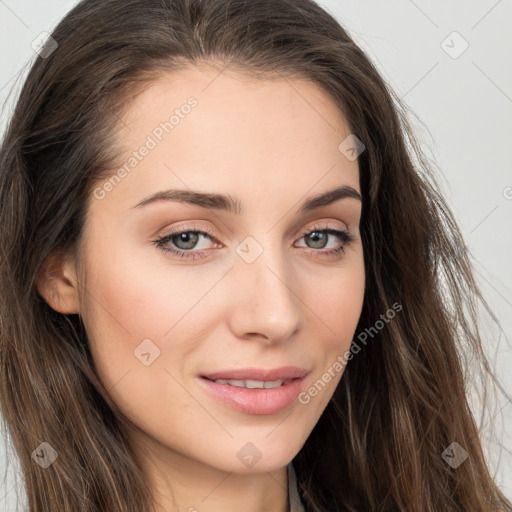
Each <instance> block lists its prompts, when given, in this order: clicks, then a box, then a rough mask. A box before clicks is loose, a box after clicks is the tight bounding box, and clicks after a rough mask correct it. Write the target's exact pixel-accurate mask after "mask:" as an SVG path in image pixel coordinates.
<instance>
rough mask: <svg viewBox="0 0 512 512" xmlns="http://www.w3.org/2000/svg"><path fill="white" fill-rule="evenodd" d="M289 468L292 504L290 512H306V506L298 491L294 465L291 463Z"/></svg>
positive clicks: (290, 500) (289, 496)
mask: <svg viewBox="0 0 512 512" xmlns="http://www.w3.org/2000/svg"><path fill="white" fill-rule="evenodd" d="M287 468H288V501H289V503H290V512H305V508H304V504H303V503H302V500H301V499H300V496H299V490H298V489H297V475H296V474H295V469H294V467H293V464H292V463H291V462H290V463H289V464H288V466H287Z"/></svg>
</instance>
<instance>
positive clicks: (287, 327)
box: [231, 236, 302, 341]
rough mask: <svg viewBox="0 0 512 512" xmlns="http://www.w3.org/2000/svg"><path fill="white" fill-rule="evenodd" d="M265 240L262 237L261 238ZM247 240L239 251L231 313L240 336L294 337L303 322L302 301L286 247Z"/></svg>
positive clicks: (251, 238)
mask: <svg viewBox="0 0 512 512" xmlns="http://www.w3.org/2000/svg"><path fill="white" fill-rule="evenodd" d="M260 239H261V237H260ZM269 240H270V236H267V237H266V238H265V241H264V242H263V243H260V242H259V241H257V240H256V239H254V238H253V237H247V238H246V239H245V240H243V241H242V243H240V244H239V246H238V247H237V249H236V252H237V254H238V256H237V258H236V259H235V269H234V271H233V274H232V279H233V280H234V281H233V282H234V283H235V287H236V290H237V291H236V292H235V300H234V301H233V309H232V311H231V313H232V314H231V321H232V328H233V330H234V331H235V332H236V333H237V335H238V336H240V337H243V336H245V335H247V334H261V335H264V336H265V337H267V338H269V339H270V340H273V341H279V340H281V339H286V338H287V337H289V336H291V335H292V334H293V333H294V332H295V331H296V330H297V329H298V328H299V327H300V324H301V321H302V312H301V301H300V300H299V297H298V295H299V293H298V290H297V286H296V282H297V281H296V280H295V279H294V278H293V268H291V266H290V264H289V262H288V261H287V260H286V254H285V253H284V252H283V250H282V245H281V244H279V243H278V242H275V243H272V244H271V243H270V242H269Z"/></svg>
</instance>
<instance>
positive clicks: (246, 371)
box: [201, 366, 308, 381]
mask: <svg viewBox="0 0 512 512" xmlns="http://www.w3.org/2000/svg"><path fill="white" fill-rule="evenodd" d="M307 374H308V370H306V369H305V368H299V367H298V366H281V367H280V368H274V369H270V370H265V369H264V368H239V369H233V370H222V371H219V372H215V373H209V374H205V375H201V377H206V378H207V379H210V380H217V379H225V380H229V379H232V380H246V379H251V380H264V381H272V380H278V379H301V378H303V377H305V376H306V375H307Z"/></svg>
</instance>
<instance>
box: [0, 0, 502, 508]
mask: <svg viewBox="0 0 512 512" xmlns="http://www.w3.org/2000/svg"><path fill="white" fill-rule="evenodd" d="M52 38H53V40H55V41H56V43H57V45H58V46H57V47H56V48H55V47H54V46H55V45H54V46H53V47H52V46H49V45H48V46H47V47H45V48H46V49H45V51H46V53H45V54H44V56H41V57H37V58H36V59H35V62H34V63H33V65H32V67H31V69H30V72H29V74H28V77H27V78H26V80H25V82H24V85H23V88H22V90H21V93H20V96H19V98H18V100H17V104H16V106H15V110H14V113H13V115H12V117H11V119H10V122H9V124H8V127H7V130H6V133H5V136H4V139H3V142H2V146H1V153H0V225H1V228H2V232H1V237H2V238H1V239H2V246H1V253H0V258H1V266H0V272H1V274H0V290H1V294H0V405H1V408H2V414H3V417H4V419H5V421H6V424H7V426H8V428H9V433H10V435H11V437H12V442H13V446H14V447H15V450H16V454H17V456H18V458H19V461H20V465H21V470H22V473H23V476H24V483H25V486H26V492H27V498H28V504H29V507H30V511H31V512H47V511H49V510H51V511H52V512H68V511H83V512H93V511H96V512H97V511H107V510H108V511H112V512H113V511H123V512H144V511H147V512H149V511H150V510H153V506H154V504H153V502H152V493H151V490H150V486H149V483H148V481H147V480H146V478H147V477H146V475H144V474H143V473H142V471H141V470H140V468H139V466H140V465H139V463H138V461H137V459H136V456H135V453H134V452H133V451H132V450H131V448H130V446H129V445H128V443H127V440H126V438H125V436H124V434H123V428H122V426H123V424H124V422H125V421H126V420H125V418H124V417H123V415H122V413H121V411H119V410H118V409H117V408H116V405H115V404H114V403H112V402H111V401H110V400H109V398H108V396H107V391H106V390H105V389H104V387H103V385H102V383H101V382H100V381H99V379H98V377H97V375H96V373H95V371H94V365H93V361H92V360H91V355H90V352H89V350H88V345H87V336H86V332H85V329H84V326H83V324H82V322H81V319H80V316H79V315H64V314H60V313H58V312H56V311H55V310H53V309H52V308H51V307H50V306H49V305H48V304H47V303H46V302H45V300H43V298H42V297H41V295H39V294H38V292H37V289H36V286H35V285H36V282H37V279H38V276H39V275H40V273H41V272H42V269H43V268H44V265H43V264H44V262H45V261H46V258H47V256H48V255H49V254H50V253H52V252H55V251H61V252H62V253H63V254H70V255H74V256H75V257H77V259H79V257H80V251H79V244H80V241H81V234H82V229H83V226H84V221H85V217H86V213H87V204H88V201H89V200H90V198H91V191H92V189H93V186H94V184H95V183H97V182H98V180H102V179H104V178H105V177H106V176H108V175H109V174H111V173H112V169H114V168H115V160H116V157H117V154H116V141H115V127H116V123H118V122H119V118H120V115H121V114H122V112H123V109H124V108H125V107H126V105H127V102H128V101H129V99H130V98H133V97H134V96H135V95H136V94H137V92H138V91H141V90H142V88H143V87H144V86H145V85H147V84H148V83H149V82H150V81H151V80H152V79H153V78H154V77H156V76H157V75H158V74H159V73H162V72H169V71H173V70H177V69H180V68H181V67H182V66H185V65H187V64H190V63H192V64H195V65H199V64H201V63H202V62H203V63H204V62H208V63H210V64H211V65H214V66H216V67H217V69H218V70H219V72H222V71H223V69H225V68H227V67H229V68H231V69H234V70H236V71H239V72H244V73H248V74H250V75H253V76H259V77H260V78H265V77H267V76H268V77H270V76H274V77H275V76H279V77H281V78H282V79H284V80H290V81H291V80H294V79H306V80H311V81H313V82H314V83H316V84H318V86H320V87H321V88H322V89H323V90H324V91H325V92H326V93H327V94H328V95H329V96H330V97H331V98H332V99H333V100H334V101H335V103H336V105H338V107H339V110H340V113H342V114H343V116H344V117H345V118H346V120H347V121H348V123H349V126H350V129H351V132H352V133H353V134H354V135H356V136H357V138H358V139H360V140H361V141H362V142H363V143H364V145H365V150H364V151H363V152H362V153H361V154H360V155H359V158H358V162H359V170H360V185H361V191H362V195H363V214H362V219H361V225H360V232H361V236H362V241H363V248H364V259H365V267H366V290H365V300H364V305H363V310H362V314H361V317H360V321H359V324H358V327H357V330H356V333H358V335H359V340H361V339H362V338H361V336H360V334H361V333H363V332H372V336H371V340H369V341H368V343H367V344H366V345H365V346H363V347H361V350H360V351H358V353H357V354H355V355H354V357H353V358H352V359H351V360H350V362H349V363H348V365H347V366H346V368H345V371H344V374H343V376H342V379H341V381H340V383H339V385H338V387H337V389H336V390H335V392H334V396H333V398H332V400H331V401H330V403H329V405H328V406H327V408H326V409H325V411H324V413H323V414H322V416H321V418H320V420H319V422H318V424H317V425H316V426H315V428H314V430H313V432H312V433H311V435H310V436H309V438H308V439H307V441H306V443H305V445H304V446H303V448H302V449H301V450H300V452H299V453H298V454H297V456H296V457H295V458H294V461H293V462H294V467H295V469H296V473H297V481H298V487H299V491H300V494H301V496H302V498H303V501H304V503H305V505H306V508H307V510H309V511H315V512H320V511H323V512H327V511H351V512H356V511H357V512H360V511H370V510H371V511H381V512H385V511H389V512H391V511H404V512H405V511H407V512H427V511H428V512H438V511H440V510H444V511H460V512H462V511H465V512H468V511H471V512H483V511H489V510H500V511H502V510H512V505H511V503H510V502H509V501H508V500H507V499H506V497H505V496H504V495H503V494H502V493H501V492H500V490H499V489H498V487H497V485H496V484H495V482H494V481H493V479H492V477H491V475H490V473H489V470H488V468H487V465H486V461H485V457H484V453H483V449H482V445H481V441H480V437H479V431H478V428H477V425H476V422H475V419H474V417H473V414H472V412H471V408H470V405H469V401H468V397H467V390H466V387H465V386H467V385H468V382H469V381H470V379H475V378H476V377H475V375H476V374H474V373H472V374H469V371H468V367H469V366H468V364H466V363H467V361H466V359H471V360H472V361H479V362H480V364H479V366H478V368H479V369H480V371H481V375H482V376H484V377H485V378H483V379H482V381H485V382H487V381H488V380H489V377H490V379H491V380H492V381H493V383H494V384H496V386H497V387H500V386H499V382H498V380H497V379H496V377H495V376H494V374H493V372H492V371H491V369H490V367H489V365H488V362H487V360H486V357H485V355H484V352H483V350H482V344H481V336H480V332H479V328H478V325H477V323H476V321H475V318H476V317H477V313H478V311H479V309H478V308H479V306H482V308H483V310H485V311H487V312H488V313H489V314H490V315H491V316H492V318H494V316H493V314H492V312H491V311H490V310H489V308H488V306H487V304H486V303H485V301H484V299H483V297H482V295H481V293H480V291H479V289H478V287H477V285H476V283H475V281H474V278H473V275H472V270H471V265H470V261H469V257H468V251H467V249H466V247H465V244H464V241H463V239H462V237H461V234H460V231H459V229H458V227H457V224H456V222H455V220H454V218H453V216H452V214H451V212H450V210H449V208H448V207H447V205H446V202H445V201H444V199H443V197H442V195H441V193H440V190H439V187H438V185H437V184H436V180H435V176H434V172H433V171H432V168H433V164H431V163H430V162H429V161H428V159H427V158H426V157H425V156H424V155H423V154H422V152H421V150H420V148H419V146H418V143H417V141H416V140H415V138H414V135H413V133H412V129H411V125H410V123H409V121H408V118H407V115H406V114H407V109H406V108H405V106H404V105H403V104H402V103H401V101H400V99H399V98H398V97H397V96H396V94H395V93H394V92H393V91H392V90H391V89H390V88H389V87H388V86H387V85H386V83H385V82H384V81H383V79H382V78H381V77H380V76H379V73H378V72H377V70H376V68H375V67H374V65H373V64H372V63H371V62H370V60H369V59H368V57H367V56H366V55H365V53H364V52H363V51H362V50H361V49H360V48H359V47H358V46H357V45H356V44H355V43H354V41H353V40H352V39H351V37H350V36H349V35H348V34H347V32H346V31H345V30H344V29H343V28H342V27H341V26H340V24H339V23H338V22H337V21H336V20H335V19H334V18H333V17H331V16H330V15H329V14H328V13H326V12H325V11H324V10H323V9H321V8H320V7H319V6H318V5H317V4H316V3H315V2H313V1H310V0H250V1H246V0H84V1H82V2H80V3H79V4H78V5H77V6H76V7H74V8H73V9H72V10H71V11H70V12H69V13H68V14H67V15H66V16H65V18H64V19H63V20H62V21H61V22H60V24H59V25H58V26H57V27H56V28H55V30H54V31H53V33H52ZM340 142H341V141H340ZM395 303H398V304H399V305H400V306H401V310H400V312H399V313H397V314H396V315H395V316H394V318H393V319H392V321H389V322H386V323H385V325H384V326H383V327H382V328H379V329H374V331H375V332H373V331H369V330H368V329H370V328H372V327H373V326H374V325H375V324H376V322H377V321H379V319H381V317H382V315H383V314H384V313H386V312H387V311H388V310H392V309H393V307H392V305H393V304H395ZM494 320H496V319H495V318H494ZM354 343H356V341H354ZM359 345H361V344H360V343H359ZM469 356H470V357H469ZM500 389H502V388H501V387H500ZM43 442H47V443H48V444H49V445H50V446H51V447H52V448H53V449H54V450H55V451H56V453H57V454H58V457H57V459H56V460H55V461H54V462H53V464H51V465H50V466H49V467H48V468H47V469H45V470H42V469H41V467H40V466H39V465H38V464H36V463H35V462H34V460H33V457H32V453H33V452H34V450H35V449H36V448H37V447H39V445H40V444H41V443H43ZM453 442H456V443H458V445H460V447H461V448H463V449H464V450H465V452H467V454H468V455H469V456H468V458H467V459H466V460H465V461H464V462H462V463H461V464H460V465H458V466H457V467H453V466H452V465H450V464H448V463H447V462H446V461H445V459H444V458H443V457H442V453H443V452H444V450H445V449H446V448H447V447H449V446H450V445H451V443H453Z"/></svg>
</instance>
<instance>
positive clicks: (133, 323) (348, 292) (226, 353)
mask: <svg viewBox="0 0 512 512" xmlns="http://www.w3.org/2000/svg"><path fill="white" fill-rule="evenodd" d="M191 96H193V97H194V98H196V99H197V105H196V106H195V107H194V108H192V109H190V111H189V109H182V110H181V112H182V113H183V112H184V111H185V110H186V111H189V113H188V114H187V115H182V116H181V117H180V118H179V122H178V123H177V124H176V126H174V128H173V129H172V131H169V133H163V136H162V137H161V139H162V140H157V137H156V136H155V131H154V130H155V128H156V127H158V126H159V125H160V123H162V122H163V121H165V120H168V119H169V117H170V115H171V114H172V112H173V111H174V110H175V109H176V108H180V106H182V105H184V104H185V103H186V102H187V99H188V98H190V97H191ZM122 121H123V122H122V123H120V125H119V135H120V137H119V140H120V141H122V144H123V148H124V151H125V156H126V159H125V160H126V161H127V160H128V159H129V158H130V157H131V156H132V154H133V152H134V151H137V150H138V149H139V148H140V147H141V146H142V145H144V144H145V141H147V140H148V139H147V138H148V136H149V135H151V137H152V138H153V139H154V140H155V141H156V142H157V145H156V147H154V148H151V149H150V150H149V151H148V153H147V154H146V156H144V157H143V158H142V159H141V160H140V161H138V163H137V165H136V166H135V167H134V168H133V169H132V170H131V172H130V173H129V174H128V175H126V176H125V177H124V179H122V180H121V181H120V182H119V183H116V184H115V186H113V187H106V188H102V189H101V190H102V191H106V189H107V188H108V192H101V194H100V193H98V194H96V196H97V197H91V199H90V203H89V210H88V215H87V221H86V226H85V232H84V238H83V247H84V250H83V255H82V256H83V258H84V261H85V263H86V269H87V275H86V278H84V279H85V287H86V289H87V292H88V293H86V294H85V296H83V297H82V299H83V304H84V306H83V307H81V305H80V300H79V298H80V297H79V291H78V278H79V274H78V267H77V265H76V262H75V260H74V259H73V258H67V259H65V258H61V259H59V257H58V256H57V255H52V258H53V259H52V258H50V259H49V261H51V262H52V265H53V266H52V275H53V277H54V278H53V279H51V280H48V281H44V280H43V281H42V282H41V283H40V285H39V290H40V292H41V294H42V295H43V296H44V297H45V299H46V300H47V301H48V303H49V304H50V305H51V306H52V307H53V308H54V309H55V310H57V311H59V312H61V313H67V314H70V313H79V314H80V315H82V317H83V320H84V324H85V326H86V329H87V334H88V338H89V343H90V347H91V352H92V354H93V357H94V361H95V364H96V367H97V369H98V373H99V375H100V377H101V379H102V381H103V382H104V384H105V386H106V388H107V389H109V390H110V391H109V392H110V396H111V398H112V400H114V401H115V402H116V403H117V404H118V405H119V407H120V408H121V409H122V410H123V412H124V413H125V414H126V416H127V417H128V418H129V419H130V421H131V422H132V423H133V427H132V428H131V429H130V432H129V435H130V439H131V441H132V443H133V445H134V447H135V449H136V450H137V453H138V454H139V456H140V458H141V460H142V463H143V465H144V468H145V469H146V470H147V471H148V474H149V475H150V477H151V481H152V483H153V485H154V489H155V497H156V500H157V501H158V504H159V510H161V511H162V512H170V511H174V510H181V511H183V510H185V511H189V512H193V511H195V510H196V511H198V512H232V511H235V510H236V511H238V510H240V508H241V507H240V505H241V504H243V509H244V511H246V512H268V511H275V512H287V511H288V502H287V501H288V497H287V493H288V488H287V476H286V475H287V473H286V465H287V464H288V463H289V462H290V461H291V460H292V459H293V457H294V456H295V455H296V454H297V453H298V452H299V451H300V449H301V447H302V446H303V445H304V443H305V441H306V439H307V437H308V436H309V434H310V433H311V431H312V429H313V428H314V426H315V424H316V423H317V421H318V419H319V417H320V415H321V414H322V412H323V410H324V409H325V407H326V406H327V404H328V402H329V400H330V398H331V396H332V394H333V392H334V389H335V387H336V385H337V384H338V382H339V380H340V378H341V375H342V373H343V371H337V372H334V376H333V374H332V367H333V364H334V363H335V362H336V361H337V360H338V356H340V355H342V354H344V353H346V351H347V350H348V349H349V347H350V343H351V340H352V338H353V335H354V331H355V328H356V325H357V321H358V319H359V316H360V313H361V308H362V304H363V295H364V261H363V249H362V244H361V239H360V233H359V222H360V215H361V202H360V201H359V200H358V199H356V198H351V197H347V198H342V199H339V200H337V201H334V202H332V203H331V204H328V205H325V206H321V207H319V208H315V209H313V210H310V211H307V212H303V213H299V209H300V206H301V205H302V203H303V202H304V201H305V200H307V199H308V198H310V197H313V196H316V195H319V194H322V193H325V192H327V191H330V190H332V189H335V188H337V187H340V186H342V185H346V186H348V187H352V188H353V189H354V190H355V191H357V192H359V193H360V192H361V190H360V187H359V170H358V164H357V160H355V161H351V160H350V159H347V158H346V156H345V155H344V154H343V153H342V152H340V150H339V149H338V146H339V144H340V143H341V142H342V141H343V140H344V139H345V138H346V137H347V136H348V135H349V134H350V130H349V128H348V126H347V124H346V122H345V121H344V120H343V119H342V118H341V116H340V114H339V112H338V110H337V109H336V106H335V105H334V104H333V103H332V102H331V101H330V99H329V97H328V96H327V95H326V94H325V93H324V92H323V91H321V90H320V89H319V88H318V86H316V85H314V84H313V83H310V82H307V81H304V80H293V81H290V80H289V81H286V80H283V79H275V80H268V79H267V80H258V79H256V78H247V77H243V76H241V75H237V74H236V73H234V72H233V73H228V72H227V71H225V72H224V73H222V74H219V72H218V71H215V70H212V69H210V68H201V69H199V68H197V67H194V66H190V67H189V68H187V69H185V70H181V71H179V72H175V73H168V74H165V75H163V76H162V77H161V78H160V79H158V80H156V81H154V82H152V84H151V85H150V86H148V87H147V89H146V90H145V91H144V92H143V93H142V94H140V95H139V96H137V97H136V98H135V99H134V100H133V101H132V102H131V103H130V105H129V108H128V110H127V111H126V112H125V114H124V116H123V118H122ZM156 133H159V132H158V131H157V132H156ZM160 135H162V134H160ZM143 152H144V151H143ZM167 189H180V190H194V191H199V192H208V193H218V194H225V195H229V196H231V197H233V198H237V199H239V201H240V203H241V205H242V207H243V209H244V212H243V213H242V214H239V215H237V214H236V213H233V212H227V211H221V210H214V209H211V208H210V209H208V208H202V207H200V206H197V205H190V204H185V203H180V202H176V201H159V202H154V203H151V204H148V205H146V206H142V207H138V208H136V207H135V205H137V204H138V203H140V202H141V201H142V200H143V199H145V198H146V197H148V196H150V195H152V194H154V193H156V192H159V191H164V190H167ZM101 196H103V197H101ZM171 228H184V229H182V232H185V233H190V232H192V233H191V234H190V235H189V237H190V236H192V241H193V235H194V232H195V231H204V230H206V229H209V230H211V231H212V233H213V235H212V236H210V235H206V236H199V237H198V238H197V243H196V244H195V245H194V244H193V243H192V241H191V240H190V238H188V239H186V240H189V241H188V242H187V241H186V240H185V239H184V237H183V235H182V237H181V238H180V237H178V236H175V237H174V239H173V240H172V241H167V242H166V243H165V247H170V248H174V249H177V250H179V249H181V250H182V251H184V252H187V254H188V256H189V257H188V258H187V257H183V258H180V257H179V256H176V255H172V254H169V253H165V252H164V251H163V250H162V248H161V247H158V246H157V245H156V244H155V241H156V240H157V239H158V238H159V237H162V236H164V235H166V234H167V233H168V231H169V230H170V229H171ZM325 229H333V230H346V231H348V232H349V233H350V235H351V236H352V237H353V240H352V241H351V242H348V243H346V242H344V240H343V239H340V238H339V237H338V236H336V235H334V234H328V233H326V232H325V231H322V230H325ZM312 231H316V232H318V231H320V233H317V238H314V237H313V238H309V237H308V236H304V233H305V232H312ZM185 236H186V235H185ZM247 237H252V239H251V241H250V243H249V245H246V243H247V240H246V238H247ZM254 241H255V242H256V244H255V243H254ZM187 244H188V245H187ZM250 244H252V245H250ZM343 245H345V247H344V250H343V251H340V252H337V253H331V254H330V255H328V254H327V252H328V251H330V250H334V249H337V248H339V247H340V246H343ZM184 247H186V248H184ZM237 247H238V248H240V247H242V248H245V253H244V252H237V251H236V249H237ZM258 247H260V248H261V250H262V252H261V254H260V255H259V256H258V257H257V258H256V259H255V260H254V261H252V262H250V263H248V262H247V261H246V260H245V259H244V258H243V257H242V256H241V255H243V254H255V253H254V252H253V251H256V250H258ZM192 253H193V258H192ZM145 339H149V340H151V342H150V343H152V344H153V345H154V347H157V348H158V350H159V351H160V353H159V356H158V357H156V358H154V356H155V354H156V349H155V348H153V345H151V344H149V345H147V346H146V350H145V353H146V354H147V353H148V351H149V353H150V356H147V355H146V356H144V357H145V358H146V359H148V357H149V358H150V359H153V358H154V360H153V361H152V362H151V363H150V364H148V365H145V364H143V363H142V362H141V360H140V358H138V357H135V355H134V351H135V352H137V347H139V346H140V344H141V342H142V341H143V340H145ZM146 343H147V342H146ZM148 347H149V348H148ZM288 365H295V366H299V367H303V368H305V369H307V370H308V372H309V373H308V375H307V376H306V378H305V379H304V381H303V383H302V391H307V390H308V389H310V388H311V387H312V386H313V384H314V383H315V382H317V381H318V380H319V379H321V378H322V375H323V374H325V373H326V372H327V371H328V369H329V368H331V377H332V378H331V379H330V381H329V382H328V383H327V384H326V385H325V387H324V388H322V389H321V390H320V391H318V393H317V394H316V395H315V396H311V397H310V401H309V402H308V403H307V404H304V403H300V402H299V401H298V400H295V401H294V402H293V403H292V404H291V405H290V406H289V407H286V408H285V409H283V410H280V411H278V412H276V413H272V414H249V413H245V412H241V411H239V410H236V409H233V408H232V407H230V406H227V405H225V404H224V403H222V402H220V401H219V400H217V399H216V398H215V397H213V396H212V395H211V394H209V393H208V392H207V391H206V390H205V389H204V388H203V387H202V386H201V385H200V382H199V380H200V375H204V374H205V373H209V372H214V371H219V370H225V369H233V368H247V367H257V368H264V369H269V368H276V367H281V366H288ZM249 442H250V443H252V445H254V446H255V447H256V448H257V450H258V451H259V453H260V454H261V458H260V459H259V460H258V461H257V462H256V463H255V464H254V465H253V466H251V467H248V466H247V465H246V464H244V463H243V462H242V461H241V459H240V458H239V457H238V456H237V454H238V453H239V451H240V449H241V448H242V447H243V446H244V445H246V444H247V443H249ZM255 453H256V452H255Z"/></svg>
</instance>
